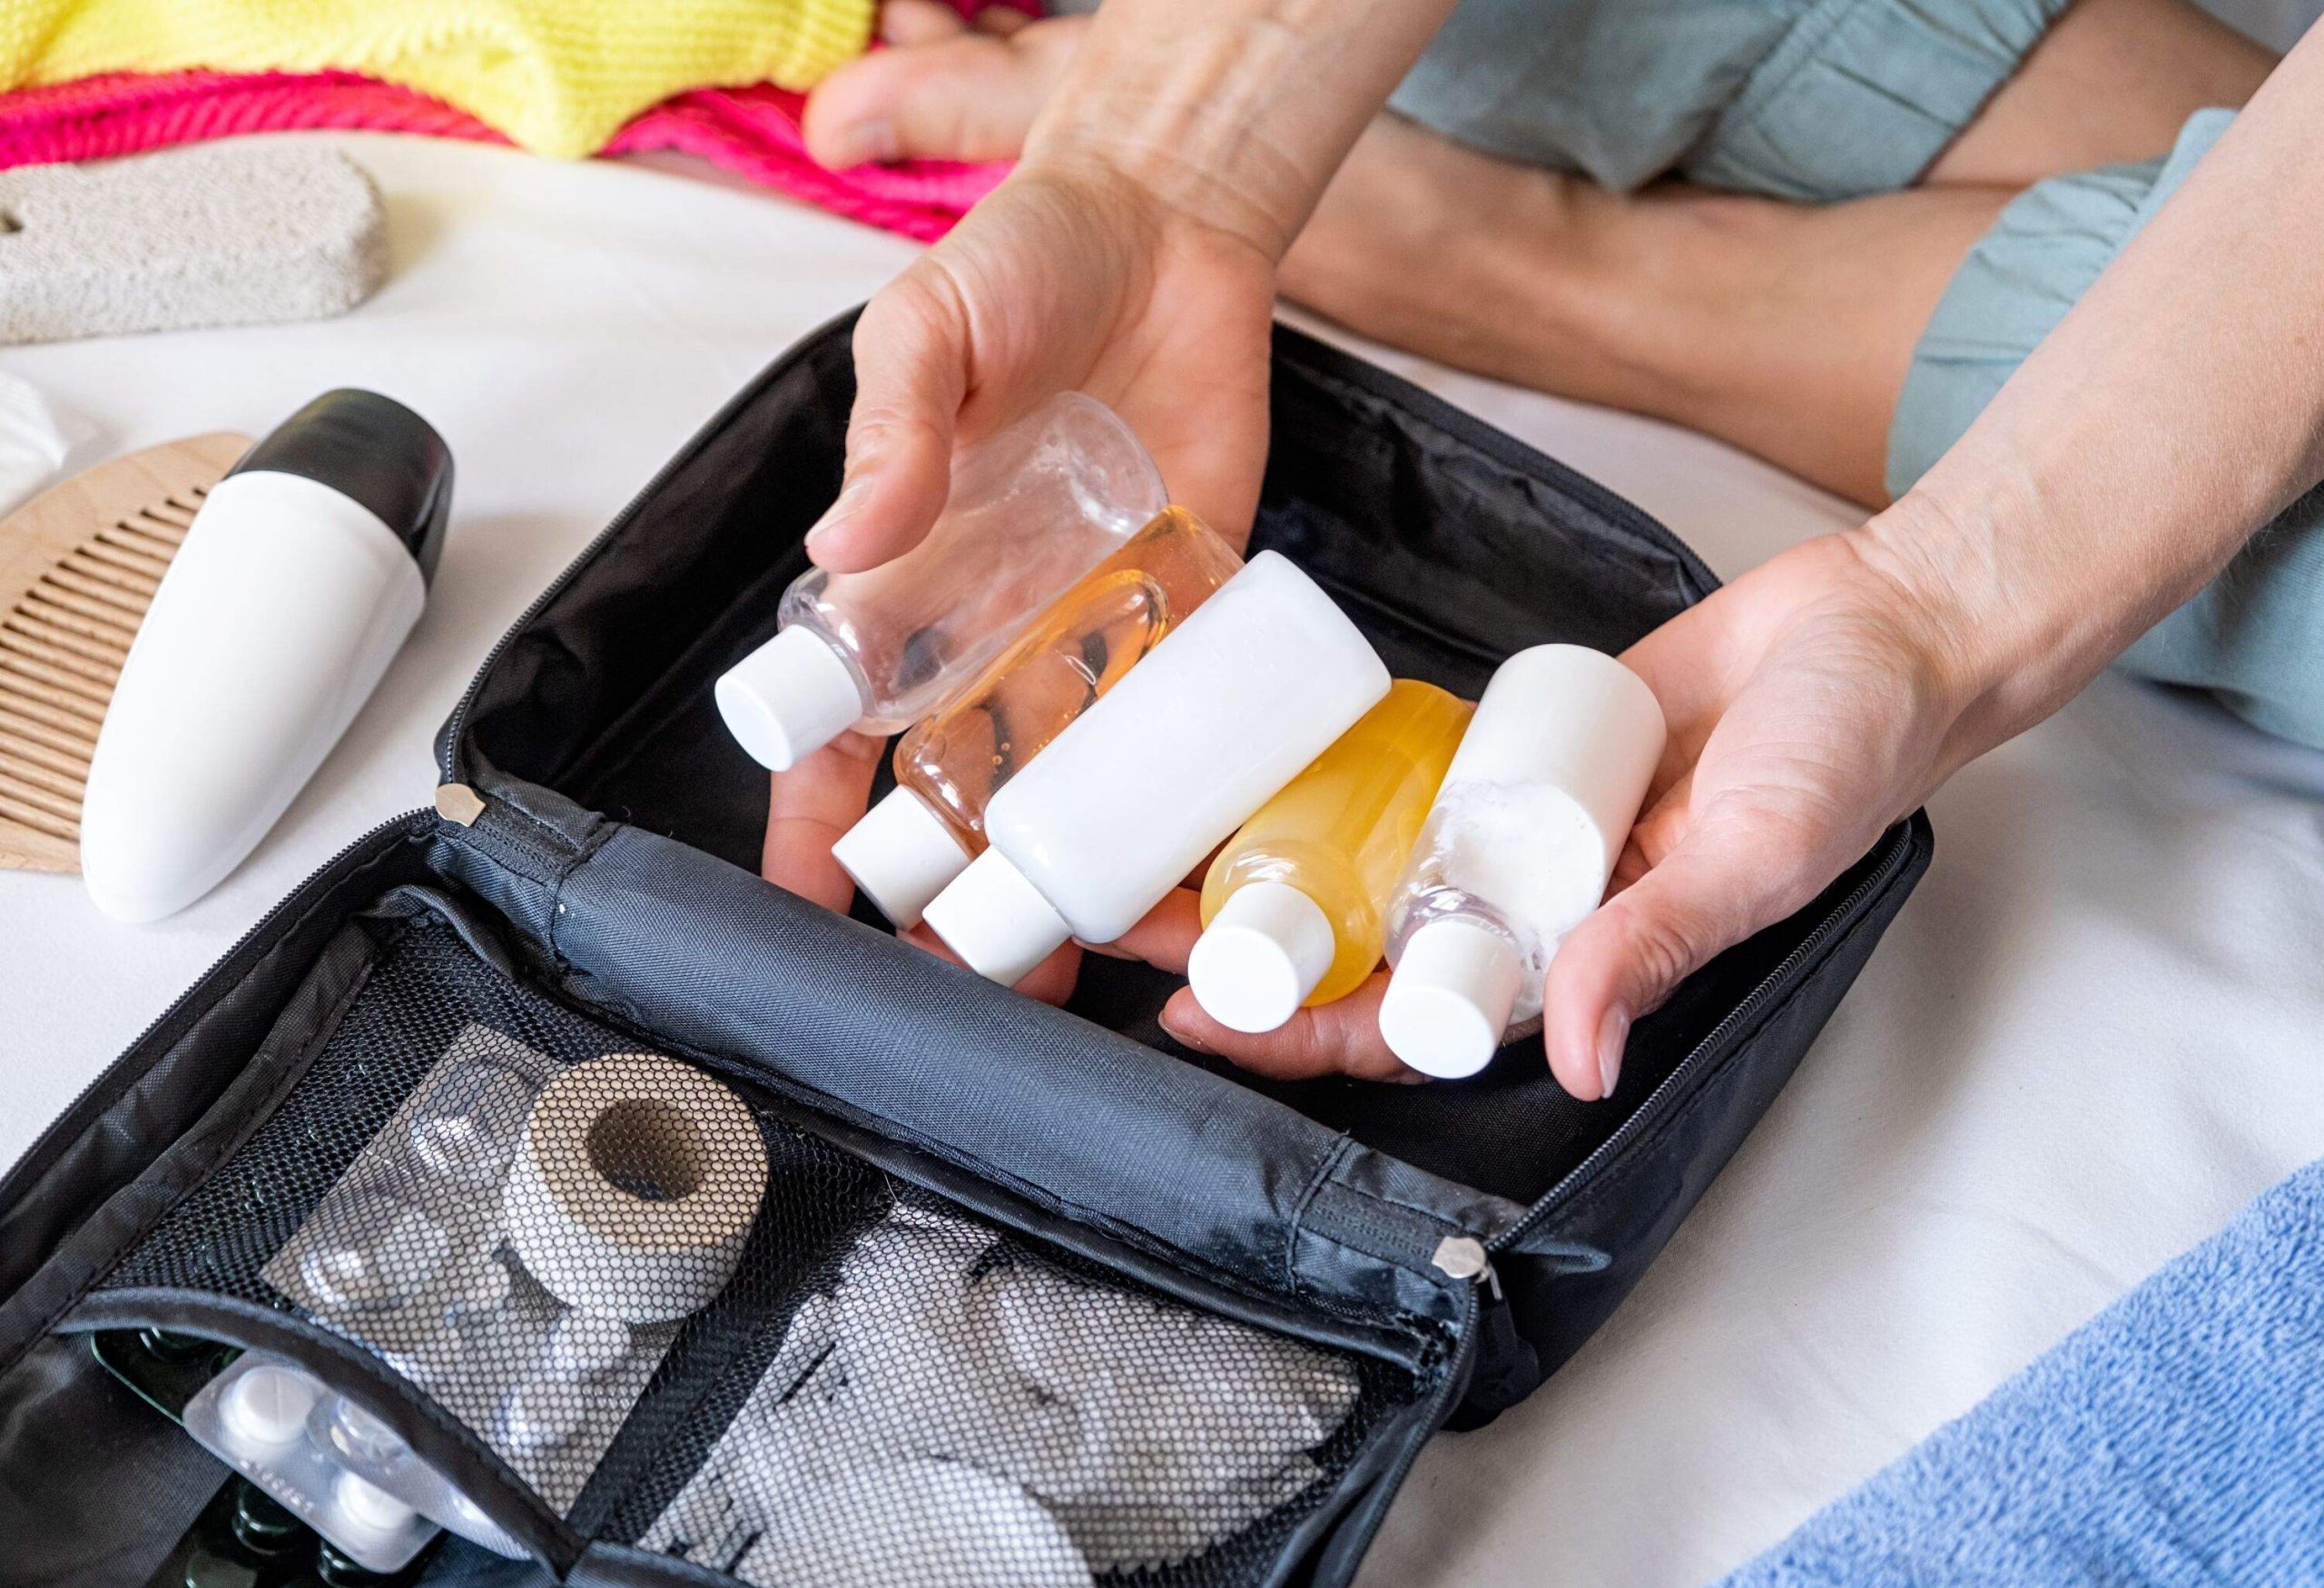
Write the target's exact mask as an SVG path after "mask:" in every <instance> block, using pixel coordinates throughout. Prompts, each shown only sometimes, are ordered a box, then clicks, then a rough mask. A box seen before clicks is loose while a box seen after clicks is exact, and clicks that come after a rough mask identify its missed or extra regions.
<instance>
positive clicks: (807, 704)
mask: <svg viewBox="0 0 2324 1588" xmlns="http://www.w3.org/2000/svg"><path fill="white" fill-rule="evenodd" d="M1168 505H1169V498H1168V497H1167V496H1166V495H1165V494H1164V492H1163V489H1162V478H1161V476H1160V475H1159V474H1157V472H1156V471H1155V468H1154V460H1153V459H1150V458H1148V457H1147V455H1146V449H1145V448H1143V447H1141V446H1139V445H1138V441H1137V437H1136V436H1135V435H1133V434H1131V433H1130V429H1129V427H1128V426H1127V425H1125V424H1123V423H1122V421H1121V420H1120V419H1118V418H1116V417H1115V415H1114V413H1113V411H1112V410H1111V409H1108V408H1107V407H1106V405H1105V404H1103V403H1101V402H1099V401H1098V400H1097V399H1094V398H1089V397H1085V396H1083V395H1082V394H1081V393H1079V392H1078V391H1068V392H1065V393H1062V394H1061V395H1059V396H1057V397H1053V398H1051V399H1049V401H1048V402H1046V403H1044V404H1042V405H1041V406H1040V407H1039V408H1038V409H1034V410H1033V412H1031V413H1030V414H1029V415H1027V416H1026V417H1025V418H1024V419H1019V421H1018V422H1017V423H1015V424H1013V425H1010V426H1009V428H1008V429H1004V430H1001V431H1000V432H998V433H997V434H995V435H993V436H991V437H990V438H989V439H986V440H984V441H982V442H980V443H979V444H978V445H976V446H974V447H972V448H968V449H963V450H962V451H961V452H960V455H959V456H958V457H957V458H956V459H954V461H953V467H952V484H951V489H950V494H949V495H948V497H947V498H946V501H945V507H944V511H943V514H942V515H941V516H940V518H938V519H937V520H936V524H935V527H934V528H931V529H930V530H929V532H928V538H926V539H924V540H922V541H921V543H920V544H919V545H918V546H916V547H912V549H911V550H910V551H908V552H906V553H905V554H904V555H903V556H901V557H898V558H896V559H895V560H894V561H892V562H889V563H884V564H882V565H881V566H880V567H875V568H866V569H864V570H863V571H862V572H860V573H852V574H834V573H832V572H830V571H828V570H826V569H823V568H820V567H811V568H809V569H808V570H807V571H806V572H805V573H803V574H802V575H800V576H799V577H797V578H796V579H793V581H792V582H791V587H790V588H789V589H787V590H785V591H784V592H783V600H782V602H781V604H780V606H779V607H777V609H776V622H777V623H778V624H779V625H780V627H779V629H778V630H777V632H776V634H775V636H774V637H773V639H771V640H769V641H767V642H766V643H765V644H764V645H763V646H759V648H758V649H757V650H755V651H753V652H752V653H751V654H750V655H749V656H745V657H743V659H742V660H741V661H740V662H738V663H736V664H735V665H734V666H733V667H732V668H730V669H729V670H728V671H727V672H726V674H725V676H723V677H721V678H720V679H719V680H718V684H717V687H716V689H715V691H714V693H715V696H716V699H717V702H718V710H719V714H720V715H722V716H724V718H725V719H726V727H727V731H728V732H730V733H732V734H733V735H734V738H735V740H736V742H737V743H739V744H740V745H742V746H743V749H744V750H746V751H748V752H749V753H750V755H751V757H752V759H753V760H755V761H757V762H758V763H759V764H761V765H763V766H765V767H768V768H770V769H772V770H773V771H776V772H783V771H786V770H788V769H789V768H790V767H791V766H793V765H794V764H796V763H797V762H798V761H799V759H800V758H801V757H802V756H804V755H808V754H809V753H810V752H812V751H814V750H818V749H820V748H822V746H823V745H828V744H830V743H831V742H832V740H833V739H835V738H837V737H839V735H841V734H842V733H845V732H846V731H847V730H848V729H849V728H852V727H853V728H861V729H862V730H863V731H864V732H866V733H872V734H892V733H894V732H895V731H896V730H898V729H899V728H902V727H906V726H909V725H911V724H912V723H915V722H917V721H919V720H920V719H921V717H923V716H925V715H928V714H929V713H930V712H931V711H933V710H934V709H935V708H936V707H938V706H939V705H942V704H943V703H944V702H945V701H946V700H947V699H949V698H950V696H951V695H952V694H953V692H954V691H956V690H958V689H959V688H960V687H961V686H963V685H965V684H966V683H968V681H969V680H970V679H971V678H973V677H974V676H976V674H977V671H978V669H980V667H982V666H984V665H985V664H986V663H987V662H989V661H990V660H991V659H992V657H993V656H994V655H995V654H996V653H998V652H999V651H1000V648H1001V647H1002V646H1005V645H1007V644H1008V643H1009V639H1010V638H1011V637H1012V636H1014V635H1015V634H1016V633H1017V632H1018V631H1019V629H1020V628H1022V627H1023V626H1025V623H1026V620H1027V619H1029V618H1030V617H1031V616H1033V615H1034V614H1035V613H1037V612H1039V611H1040V610H1041V609H1042V608H1043V607H1047V606H1049V603H1050V602H1052V601H1054V600H1055V599H1057V597H1059V595H1060V594H1061V593H1062V592H1064V591H1065V590H1066V589H1067V588H1068V587H1070V586H1071V585H1072V584H1073V583H1074V582H1075V581H1076V580H1078V579H1079V578H1080V577H1082V576H1083V575H1084V574H1086V573H1088V571H1089V570H1090V569H1091V568H1092V567H1096V566H1097V565H1098V563H1099V562H1101V561H1103V560H1104V559H1105V558H1106V557H1108V556H1109V555H1110V554H1111V553H1112V552H1113V551H1114V550H1115V549H1116V548H1117V547H1119V546H1120V545H1121V543H1122V542H1123V541H1125V540H1127V539H1128V538H1130V537H1131V536H1132V535H1134V534H1136V533H1137V531H1138V530H1139V529H1140V528H1144V527H1145V526H1146V525H1147V524H1148V523H1150V522H1151V521H1152V520H1153V518H1154V517H1155V515H1156V514H1157V513H1159V512H1161V511H1162V509H1163V508H1166V507H1167V506H1168Z"/></svg>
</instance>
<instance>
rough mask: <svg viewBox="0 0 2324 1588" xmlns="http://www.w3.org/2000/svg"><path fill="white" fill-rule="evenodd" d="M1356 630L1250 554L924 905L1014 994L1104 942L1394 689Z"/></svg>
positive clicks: (1008, 806)
mask: <svg viewBox="0 0 2324 1588" xmlns="http://www.w3.org/2000/svg"><path fill="white" fill-rule="evenodd" d="M1388 684H1389V678H1388V669H1387V668H1386V667H1385V666H1382V664H1381V661H1380V657H1379V656H1378V654H1377V653H1375V652H1374V650H1373V648H1372V646H1371V644H1370V642H1369V641H1367V640H1366V639H1365V638H1364V635H1363V632H1362V631H1361V630H1359V629H1358V628H1357V627H1356V626H1355V625H1354V623H1352V622H1351V621H1349V619H1348V616H1347V615H1346V614H1345V613H1344V612H1342V611H1341V610H1340V609H1339V607H1338V606H1337V605H1336V604H1335V603H1334V601H1333V600H1332V598H1331V597H1329V596H1327V595H1325V594H1324V591H1323V590H1322V588H1321V587H1318V586H1317V585H1316V584H1315V581H1314V580H1313V579H1311V578H1309V577H1307V576H1306V575H1305V574H1304V573H1302V572H1300V571H1299V569H1298V568H1297V567H1295V566H1294V565H1293V564H1292V563H1291V562H1290V561H1288V560H1287V559H1286V558H1285V557H1283V556H1282V555H1281V554H1280V553H1277V552H1272V551H1265V552H1261V553H1260V554H1259V555H1258V556H1257V557H1253V558H1252V559H1251V561H1250V563H1249V565H1248V566H1247V567H1245V568H1244V569H1243V571H1242V572H1241V573H1239V574H1236V576H1235V577H1233V578H1231V579H1229V580H1228V581H1227V582H1226V585H1225V586H1224V587H1221V588H1220V590H1219V591H1218V593H1217V594H1216V595H1215V596H1213V597H1211V598H1210V599H1209V600H1208V601H1206V602H1205V603H1204V604H1203V606H1202V608H1201V609H1200V610H1199V611H1197V612H1196V614H1195V615H1194V616H1192V617H1189V618H1187V620H1186V622H1184V623H1183V624H1181V625H1179V626H1178V629H1177V632H1176V633H1175V634H1172V635H1171V636H1169V637H1168V638H1167V639H1165V640H1164V641H1163V642H1162V643H1161V644H1160V645H1159V646H1156V647H1155V650H1154V654H1153V655H1152V656H1148V657H1147V659H1146V660H1145V661H1144V662H1142V663H1140V664H1139V665H1138V666H1136V667H1133V668H1131V669H1130V671H1129V673H1128V676H1126V677H1124V678H1123V679H1122V681H1121V682H1120V683H1118V684H1117V685H1116V686H1114V688H1113V692H1112V693H1111V694H1109V695H1107V696H1106V697H1105V698H1104V699H1103V700H1100V701H1098V703H1097V704H1096V705H1093V706H1091V707H1090V708H1089V709H1088V711H1086V712H1084V713H1082V714H1081V715H1080V716H1079V717H1078V718H1077V719H1075V721H1074V722H1073V723H1072V725H1069V726H1068V727H1067V728H1066V730H1065V731H1064V732H1063V733H1061V734H1059V735H1058V736H1057V738H1056V740H1055V741H1054V742H1053V743H1051V744H1050V745H1049V748H1048V749H1046V750H1044V751H1043V752H1041V754H1040V755H1039V758H1037V759H1036V760H1035V761H1034V762H1033V763H1032V764H1030V765H1029V766H1027V767H1026V768H1025V769H1024V770H1023V771H1022V772H1020V773H1019V774H1017V776H1016V777H1015V778H1013V779H1012V780H1010V782H1009V785H1008V786H1007V787H1006V788H1003V789H1002V790H1001V791H1000V794H996V795H995V796H994V797H993V800H992V803H991V804H990V805H988V806H987V807H986V808H985V836H986V838H987V839H988V840H989V841H990V844H991V847H990V848H989V849H987V850H986V851H985V852H984V853H982V854H980V855H979V856H978V857H977V858H976V859H975V861H973V862H972V863H970V865H969V867H968V869H966V870H965V871H963V872H961V873H960V875H959V876H958V877H957V878H955V879H954V880H953V882H952V883H951V885H950V886H949V887H947V888H946V889H945V890H944V891H943V892H942V893H939V894H938V895H937V896H936V898H935V899H934V900H933V901H931V902H930V904H929V906H928V912H927V921H928V924H929V925H930V926H931V927H932V928H933V929H934V930H935V932H936V934H937V935H938V936H939V937H940V938H942V939H943V940H944V941H945V942H947V943H949V944H950V946H951V947H952V949H953V951H954V952H957V953H958V954H960V957H961V958H962V959H963V960H966V961H967V962H969V964H970V966H972V967H973V968H974V969H975V970H976V971H977V972H979V973H980V974H981V975H984V976H988V977H990V978H991V979H992V980H994V981H1002V982H1009V983H1014V982H1016V981H1019V980H1020V979H1021V978H1022V977H1023V976H1024V975H1025V974H1026V972H1029V971H1030V970H1031V969H1032V968H1033V967H1034V966H1035V965H1038V964H1039V963H1040V962H1041V961H1042V960H1044V959H1046V958H1048V957H1049V954H1050V953H1051V952H1054V951H1055V950H1056V949H1058V948H1059V947H1060V946H1062V945H1063V944H1064V943H1065V942H1067V941H1068V939H1070V938H1076V937H1078V938H1079V939H1081V940H1082V941H1083V942H1099V943H1103V942H1113V941H1114V940H1115V939H1116V938H1118V937H1119V936H1121V935H1122V933H1124V932H1128V930H1129V929H1130V928H1131V927H1132V926H1134V925H1136V924H1137V920H1138V918H1139V917H1140V916H1142V915H1144V914H1145V913H1146V912H1147V911H1149V910H1151V909H1153V908H1154V906H1155V905H1157V904H1158V903H1160V902H1162V899H1163V897H1164V895H1166V894H1167V893H1169V891H1170V890H1171V889H1172V888H1173V887H1174V886H1176V885H1177V883H1178V882H1179V880H1180V879H1181V878H1183V877H1184V876H1185V875H1186V874H1187V872H1188V871H1190V870H1192V869H1193V868H1194V867H1195V866H1196V864H1198V863H1200V862H1201V860H1202V858H1203V857H1204V856H1205V855H1206V854H1207V853H1210V851H1211V849H1212V847H1213V846H1214V845H1216V843H1218V842H1219V841H1220V840H1221V839H1223V838H1225V837H1226V835H1227V834H1228V833H1232V832H1233V831H1234V830H1235V829H1236V827H1237V826H1238V825H1240V824H1241V823H1242V822H1243V820H1244V818H1246V816H1248V815H1249V814H1251V813H1252V812H1253V811H1255V810H1256V809H1258V808H1259V806H1260V805H1261V804H1265V801H1266V799H1267V797H1268V796H1269V795H1271V794H1274V793H1275V791H1276V790H1277V789H1279V788H1281V787H1282V786H1283V785H1284V784H1286V783H1289V782H1290V781H1291V779H1292V778H1293V776H1295V774H1297V773H1298V772H1299V770H1300V768H1302V767H1304V766H1305V765H1306V764H1308V763H1309V762H1310V761H1313V760H1314V759H1315V757H1316V756H1317V755H1322V754H1323V752H1324V750H1325V749H1326V748H1327V747H1329V745H1331V743H1332V741H1333V740H1334V739H1336V738H1338V737H1339V736H1340V735H1342V734H1343V733H1345V732H1346V731H1347V729H1348V728H1349V727H1350V726H1352V725H1354V722H1355V720H1356V719H1357V718H1358V717H1360V716H1362V715H1364V713H1365V712H1366V711H1369V710H1370V709H1371V708H1372V707H1373V705H1375V704H1376V703H1377V702H1378V701H1379V700H1380V697H1381V696H1383V695H1385V694H1387V693H1388Z"/></svg>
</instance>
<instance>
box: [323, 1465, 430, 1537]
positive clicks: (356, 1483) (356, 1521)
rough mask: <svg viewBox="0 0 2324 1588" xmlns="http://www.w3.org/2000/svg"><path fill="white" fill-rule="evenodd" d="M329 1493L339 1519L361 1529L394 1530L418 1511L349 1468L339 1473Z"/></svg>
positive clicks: (363, 1530) (407, 1524)
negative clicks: (348, 1470)
mask: <svg viewBox="0 0 2324 1588" xmlns="http://www.w3.org/2000/svg"><path fill="white" fill-rule="evenodd" d="M330 1497H331V1502H332V1504H334V1505H336V1506H337V1507H338V1509H339V1520H340V1523H341V1524H353V1525H354V1527H355V1528H357V1529H358V1530H359V1531H361V1532H364V1533H393V1532H395V1531H397V1530H398V1529H399V1528H402V1527H407V1526H409V1525H410V1524H411V1519H412V1518H413V1517H415V1516H417V1515H419V1513H418V1512H417V1511H414V1510H413V1509H412V1508H411V1507H410V1506H409V1505H407V1504H404V1503H403V1502H402V1501H401V1500H399V1499H397V1498H396V1497H395V1496H394V1495H393V1494H389V1493H388V1492H387V1490H385V1489H383V1488H381V1487H379V1484H375V1483H373V1482H371V1481H370V1480H369V1478H365V1477H362V1476H359V1475H357V1474H355V1473H351V1472H342V1473H340V1475H339V1477H338V1479H337V1481H335V1482H334V1483H333V1484H331V1488H330Z"/></svg>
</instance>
